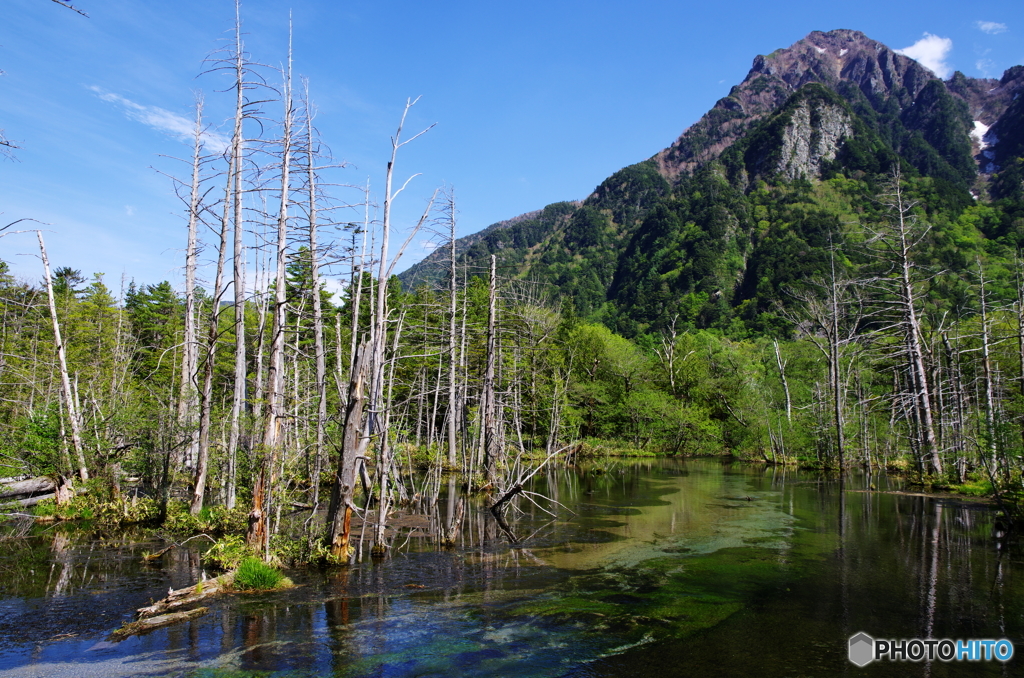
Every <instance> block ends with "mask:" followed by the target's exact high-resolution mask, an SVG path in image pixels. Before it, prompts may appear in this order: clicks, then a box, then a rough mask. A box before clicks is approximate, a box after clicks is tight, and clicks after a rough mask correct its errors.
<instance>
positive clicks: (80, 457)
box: [36, 231, 89, 482]
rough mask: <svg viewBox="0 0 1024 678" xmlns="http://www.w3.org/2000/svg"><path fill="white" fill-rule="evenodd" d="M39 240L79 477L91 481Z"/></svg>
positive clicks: (47, 262)
mask: <svg viewBox="0 0 1024 678" xmlns="http://www.w3.org/2000/svg"><path fill="white" fill-rule="evenodd" d="M36 236H37V237H38V238H39V254H40V256H41V257H42V259H43V271H44V272H45V274H46V298H47V300H48V301H49V304H50V319H51V320H52V321H53V341H54V343H55V344H56V345H57V361H58V363H59V365H60V384H61V394H62V395H63V396H64V407H66V408H67V410H68V422H69V423H70V424H71V444H72V446H73V447H74V448H75V457H76V459H77V461H78V477H79V478H81V479H82V482H85V481H86V480H89V469H88V468H86V465H85V449H84V447H83V445H82V420H81V417H80V415H79V411H78V404H77V403H76V402H75V396H74V393H73V392H72V390H71V377H70V376H69V375H68V359H67V353H66V352H65V349H64V340H63V338H62V337H61V334H60V321H59V320H58V318H57V303H56V301H55V300H54V297H53V278H51V277H50V260H49V259H48V258H47V256H46V244H45V243H44V242H43V232H42V231H36Z"/></svg>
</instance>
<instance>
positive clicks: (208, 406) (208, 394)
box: [161, 156, 235, 515]
mask: <svg viewBox="0 0 1024 678" xmlns="http://www.w3.org/2000/svg"><path fill="white" fill-rule="evenodd" d="M234 163H235V158H234V156H231V157H229V158H228V164H229V167H228V176H229V177H230V176H231V174H232V171H233V169H234V168H233V165H234ZM230 197H231V181H230V180H229V181H228V184H227V186H226V187H225V190H224V212H223V215H222V217H221V222H220V244H219V246H218V247H217V272H216V274H215V276H214V282H213V297H212V299H211V300H210V304H211V305H210V316H209V325H208V329H207V335H206V359H205V362H204V364H203V386H202V388H201V389H200V391H199V440H198V445H199V454H198V464H197V465H196V468H197V473H196V478H195V482H194V484H193V494H192V504H191V507H190V508H191V512H192V514H193V515H195V514H197V513H199V511H201V510H202V508H203V498H204V493H205V492H206V473H207V465H208V460H209V458H210V428H211V426H212V422H211V418H212V417H211V414H212V411H213V373H214V363H215V361H216V359H217V338H218V337H219V336H220V302H221V299H222V298H223V295H224V292H225V291H226V290H225V289H224V263H225V259H226V258H227V250H228V230H229V228H230V226H231V222H230V212H229V210H230V201H229V198H230ZM166 473H167V471H166V470H165V474H166ZM234 481H235V456H234V455H233V454H232V455H230V456H229V457H228V477H227V484H228V496H227V499H228V508H234V501H233V500H234V494H233V488H234ZM164 510H166V497H165V496H162V497H161V511H164Z"/></svg>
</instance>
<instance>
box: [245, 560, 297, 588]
mask: <svg viewBox="0 0 1024 678" xmlns="http://www.w3.org/2000/svg"><path fill="white" fill-rule="evenodd" d="M234 584H235V588H236V589H239V590H242V591H266V590H269V589H277V588H283V587H285V586H288V585H290V584H291V581H290V580H289V579H288V578H287V577H285V576H284V574H282V573H281V571H280V570H279V569H277V568H276V567H272V566H270V565H267V564H266V563H265V562H263V561H262V560H260V559H259V558H253V557H249V558H245V559H243V560H242V562H241V563H240V564H239V565H238V569H237V570H236V571H235V582H234Z"/></svg>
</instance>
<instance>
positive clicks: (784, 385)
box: [773, 341, 793, 423]
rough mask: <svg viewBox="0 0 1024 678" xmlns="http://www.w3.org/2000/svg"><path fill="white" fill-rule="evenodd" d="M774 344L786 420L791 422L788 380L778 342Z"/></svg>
mask: <svg viewBox="0 0 1024 678" xmlns="http://www.w3.org/2000/svg"><path fill="white" fill-rule="evenodd" d="M773 343H774V344H775V362H776V363H777V364H778V366H779V378H780V379H781V380H782V390H783V392H784V393H785V395H786V421H788V422H790V423H792V422H793V401H792V399H790V397H789V382H788V381H787V380H786V365H785V363H783V362H782V353H781V352H780V351H779V342H778V341H774V342H773Z"/></svg>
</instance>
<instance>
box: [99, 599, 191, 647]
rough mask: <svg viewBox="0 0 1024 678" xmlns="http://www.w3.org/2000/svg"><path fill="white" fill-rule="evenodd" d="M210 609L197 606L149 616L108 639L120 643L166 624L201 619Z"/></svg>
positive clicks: (118, 630) (112, 634)
mask: <svg viewBox="0 0 1024 678" xmlns="http://www.w3.org/2000/svg"><path fill="white" fill-rule="evenodd" d="M209 611H210V608H208V607H197V608H195V609H194V610H187V611H185V612H171V613H169V614H162V615H159V616H157V617H148V618H146V619H140V620H139V621H134V622H129V623H127V624H125V625H124V626H122V627H121V628H119V629H117V630H116V631H114V632H113V633H111V634H110V637H109V638H108V640H109V641H110V642H112V643H119V642H121V641H122V640H124V639H125V638H128V637H130V636H138V635H142V634H144V633H149V632H150V631H155V630H157V629H160V628H163V627H165V626H171V625H172V624H180V623H181V622H186V621H192V620H193V619H199V618H200V617H202V616H203V615H204V614H206V613H207V612H209Z"/></svg>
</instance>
